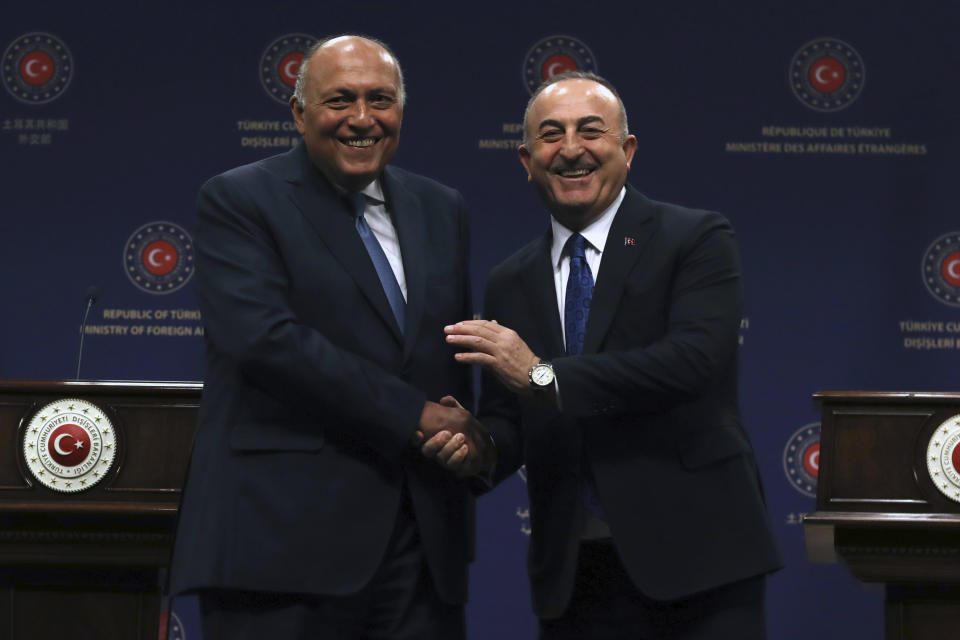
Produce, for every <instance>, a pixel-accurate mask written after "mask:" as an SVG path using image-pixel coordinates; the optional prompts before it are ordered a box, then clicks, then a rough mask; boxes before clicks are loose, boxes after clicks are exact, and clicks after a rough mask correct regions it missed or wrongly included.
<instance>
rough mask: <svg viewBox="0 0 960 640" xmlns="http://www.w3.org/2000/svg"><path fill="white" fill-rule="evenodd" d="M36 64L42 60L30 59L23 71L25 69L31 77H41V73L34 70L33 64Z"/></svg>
mask: <svg viewBox="0 0 960 640" xmlns="http://www.w3.org/2000/svg"><path fill="white" fill-rule="evenodd" d="M35 64H40V61H39V60H36V59H34V60H30V61H28V62H27V64H25V65H23V71H24V73H26V74H27V75H28V76H30V77H31V78H39V77H40V74H39V73H36V72H35V71H34V70H33V65H35Z"/></svg>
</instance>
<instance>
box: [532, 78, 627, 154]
mask: <svg viewBox="0 0 960 640" xmlns="http://www.w3.org/2000/svg"><path fill="white" fill-rule="evenodd" d="M564 80H590V81H592V82H596V83H597V84H599V85H600V86H602V87H604V88H606V89H608V90H609V91H610V93H612V94H613V97H614V98H616V99H617V106H618V107H619V109H620V141H621V142H623V141H624V140H626V139H627V136H628V135H630V128H629V127H628V126H627V108H626V107H624V106H623V100H622V99H621V98H620V94H619V93H617V90H616V88H614V86H613V85H612V84H611V83H610V81H609V80H607V79H606V78H603V77H601V76H598V75H597V74H595V73H593V72H592V71H565V72H563V73H558V74H557V75H555V76H550V77H549V78H547V79H546V80H544V81H543V82H541V83H540V86H539V87H537V90H536V91H534V92H533V95H532V96H530V100H528V101H527V108H526V109H524V110H523V145H524V146H525V147H526V146H529V144H530V138H529V134H528V133H527V124H528V122H529V120H530V110H531V109H532V108H533V103H534V102H536V101H537V98H539V97H540V94H541V93H543V92H544V91H545V90H546V88H547V87H549V86H551V85H555V84H557V83H558V82H563V81H564Z"/></svg>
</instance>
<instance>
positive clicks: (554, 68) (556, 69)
mask: <svg viewBox="0 0 960 640" xmlns="http://www.w3.org/2000/svg"><path fill="white" fill-rule="evenodd" d="M576 70H577V63H576V61H575V60H574V59H573V58H571V57H570V56H568V55H565V54H562V53H558V54H556V55H553V56H550V57H549V58H547V59H546V60H544V62H543V67H542V68H541V69H540V75H542V76H543V79H544V80H546V79H548V78H552V77H553V76H555V75H557V74H558V73H566V72H567V71H576Z"/></svg>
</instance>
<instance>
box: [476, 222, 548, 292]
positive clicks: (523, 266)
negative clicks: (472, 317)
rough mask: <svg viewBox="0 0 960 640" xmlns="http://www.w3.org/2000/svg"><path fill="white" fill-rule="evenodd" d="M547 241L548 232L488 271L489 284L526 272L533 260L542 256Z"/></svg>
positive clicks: (507, 279)
mask: <svg viewBox="0 0 960 640" xmlns="http://www.w3.org/2000/svg"><path fill="white" fill-rule="evenodd" d="M548 241H549V232H547V234H546V236H539V237H537V238H535V239H533V240H531V241H530V242H528V243H527V244H525V245H524V246H522V247H520V249H518V250H517V251H515V252H514V253H513V254H511V255H510V256H508V257H507V258H506V259H505V260H504V261H503V262H501V263H500V264H498V265H497V266H495V267H494V268H493V269H492V270H491V271H490V276H489V278H488V280H489V282H490V284H494V283H495V282H500V281H509V280H511V279H514V278H517V277H518V276H520V275H522V274H523V273H525V272H526V270H527V269H529V268H530V265H531V264H533V262H534V261H535V260H537V259H538V258H539V257H541V256H542V255H543V251H544V246H545V244H546V243H547V242H548Z"/></svg>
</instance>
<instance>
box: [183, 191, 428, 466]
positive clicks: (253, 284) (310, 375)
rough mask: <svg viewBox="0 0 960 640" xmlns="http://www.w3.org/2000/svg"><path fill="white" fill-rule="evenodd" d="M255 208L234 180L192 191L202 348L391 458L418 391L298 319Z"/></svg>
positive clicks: (416, 414) (411, 424)
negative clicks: (195, 209)
mask: <svg viewBox="0 0 960 640" xmlns="http://www.w3.org/2000/svg"><path fill="white" fill-rule="evenodd" d="M262 206H263V205H262V204H261V202H260V201H259V200H258V199H257V198H254V197H253V196H252V195H251V194H250V193H249V192H248V189H247V188H246V187H245V185H244V184H243V181H242V180H237V179H229V178H226V177H224V176H219V177H217V178H214V179H212V180H211V181H210V182H208V183H207V184H206V185H204V187H203V189H202V190H201V192H200V196H199V200H198V214H197V216H198V219H197V234H196V241H197V283H196V291H197V295H198V299H199V303H200V308H201V312H202V314H203V318H204V324H205V328H206V335H207V340H208V342H209V346H208V349H214V350H215V351H216V352H217V353H218V354H219V356H221V357H223V358H227V359H229V360H230V361H232V362H233V363H234V365H235V366H236V368H237V369H238V371H239V375H241V376H242V377H243V378H244V379H245V380H246V381H247V383H249V384H251V385H252V386H254V387H257V388H259V389H262V390H263V391H265V392H266V393H267V394H268V395H269V396H270V397H272V398H275V399H278V400H279V401H281V402H283V403H285V404H287V406H289V407H291V408H292V410H293V411H296V412H298V413H304V414H308V415H314V416H316V418H317V424H321V423H322V424H323V425H324V426H323V428H325V429H337V428H339V429H344V430H345V431H349V433H346V434H345V435H347V436H348V437H349V438H351V439H355V440H360V441H361V442H363V443H364V444H366V445H367V446H370V447H373V448H374V449H376V450H378V451H379V452H380V453H381V454H383V455H384V456H386V457H387V458H388V459H398V458H399V457H400V456H401V455H402V453H403V451H404V450H405V449H406V448H407V447H408V446H409V445H408V442H409V438H410V436H411V434H412V433H413V431H414V430H415V429H416V427H417V425H418V423H419V418H420V414H421V411H422V409H423V405H424V402H425V400H426V398H425V395H424V393H423V392H421V391H419V390H418V389H416V388H414V387H413V386H411V385H410V384H408V383H406V382H404V381H403V380H402V379H400V378H399V377H398V376H395V375H391V374H389V373H388V372H386V371H384V370H383V369H382V368H381V367H379V366H377V365H375V364H374V363H372V362H369V361H367V360H365V359H363V358H361V357H359V356H357V355H355V354H353V353H351V352H349V351H348V350H346V349H344V348H341V347H338V346H336V345H334V344H333V343H331V342H330V341H329V340H328V339H327V338H326V337H325V336H324V335H322V334H321V333H320V332H319V331H318V330H316V329H315V328H313V327H311V326H307V325H305V324H304V323H302V322H301V321H300V320H299V319H298V317H297V315H296V313H295V312H294V310H293V309H292V308H291V304H290V302H289V300H288V296H287V291H288V289H289V285H290V282H289V279H290V275H289V274H288V273H287V271H286V268H285V266H284V261H283V259H282V256H281V255H280V252H279V248H278V246H277V243H276V242H275V239H274V237H273V235H272V234H271V231H270V229H269V225H268V224H267V222H266V220H265V218H264V216H263V214H262V211H261V209H262ZM304 250H309V246H308V245H304Z"/></svg>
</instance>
